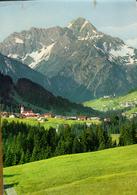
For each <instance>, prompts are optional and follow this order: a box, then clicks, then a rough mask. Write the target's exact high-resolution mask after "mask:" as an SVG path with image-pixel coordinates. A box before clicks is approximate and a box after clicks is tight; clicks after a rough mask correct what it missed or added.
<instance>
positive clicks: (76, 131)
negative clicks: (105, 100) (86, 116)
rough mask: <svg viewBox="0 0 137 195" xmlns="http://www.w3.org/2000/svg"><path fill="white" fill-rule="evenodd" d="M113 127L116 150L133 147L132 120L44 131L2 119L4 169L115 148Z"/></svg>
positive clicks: (134, 125) (135, 139)
mask: <svg viewBox="0 0 137 195" xmlns="http://www.w3.org/2000/svg"><path fill="white" fill-rule="evenodd" d="M116 126H117V128H119V129H118V130H117V131H119V133H120V138H119V145H118V146H124V145H129V144H135V143H137V130H136V129H137V123H136V122H135V120H134V121H125V122H123V123H119V121H118V120H116V119H115V118H114V119H112V122H111V123H102V124H100V125H95V124H91V125H88V126H87V125H86V123H85V124H74V125H71V126H69V125H59V126H58V127H57V128H52V127H51V128H49V129H45V128H44V127H43V126H42V125H40V124H38V125H35V126H32V125H29V124H26V123H23V122H15V121H12V122H8V121H7V120H6V119H5V120H3V123H2V131H3V150H4V155H3V159H4V166H5V167H6V166H12V165H17V164H24V163H27V162H33V161H37V160H41V159H47V158H51V157H54V156H58V155H64V154H75V153H83V152H91V151H97V150H102V149H106V148H111V147H115V146H117V143H116V142H112V138H111V133H114V132H115V128H116ZM113 127H114V129H113ZM113 131H114V132H113Z"/></svg>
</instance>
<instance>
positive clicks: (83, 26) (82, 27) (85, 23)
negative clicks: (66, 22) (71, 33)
mask: <svg viewBox="0 0 137 195" xmlns="http://www.w3.org/2000/svg"><path fill="white" fill-rule="evenodd" d="M87 24H89V21H87V20H86V21H85V22H84V24H83V25H82V26H81V29H80V32H81V31H82V30H83V29H84V28H85V26H86V25H87Z"/></svg>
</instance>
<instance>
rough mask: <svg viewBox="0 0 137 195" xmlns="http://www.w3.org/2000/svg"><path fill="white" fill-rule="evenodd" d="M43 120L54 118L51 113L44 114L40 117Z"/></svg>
mask: <svg viewBox="0 0 137 195" xmlns="http://www.w3.org/2000/svg"><path fill="white" fill-rule="evenodd" d="M41 116H42V117H44V118H54V114H53V113H45V114H42V115H41Z"/></svg>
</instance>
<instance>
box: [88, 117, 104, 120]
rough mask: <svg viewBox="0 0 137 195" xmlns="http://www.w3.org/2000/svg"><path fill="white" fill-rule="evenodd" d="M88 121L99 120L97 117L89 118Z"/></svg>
mask: <svg viewBox="0 0 137 195" xmlns="http://www.w3.org/2000/svg"><path fill="white" fill-rule="evenodd" d="M89 120H101V119H100V118H99V117H90V118H89Z"/></svg>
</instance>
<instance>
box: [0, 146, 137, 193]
mask: <svg viewBox="0 0 137 195" xmlns="http://www.w3.org/2000/svg"><path fill="white" fill-rule="evenodd" d="M4 175H5V183H6V184H8V185H11V186H12V185H14V187H15V189H16V191H17V193H18V194H19V195H29V194H32V195H53V194H54V195H77V194H78V195H92V194H93V195H119V194H120V195H136V194H137V145H132V146H127V147H119V148H113V149H107V150H102V151H98V152H92V153H84V154H75V155H65V156H60V157H55V158H51V159H48V160H42V161H37V162H33V163H28V164H25V165H20V166H13V167H8V168H5V169H4Z"/></svg>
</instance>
